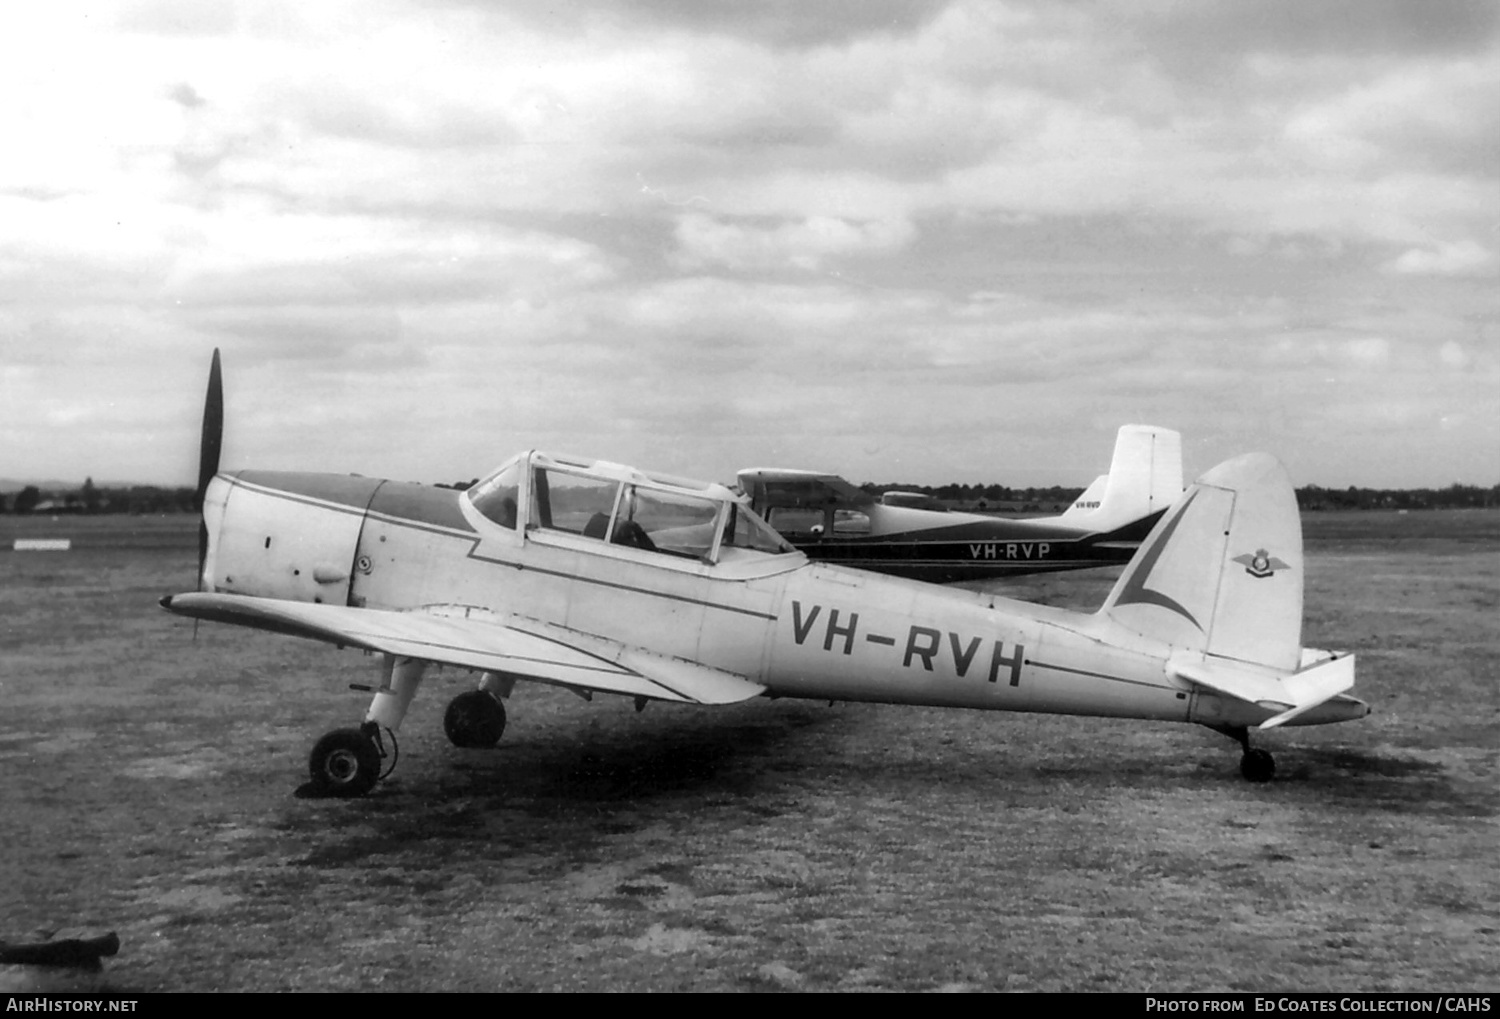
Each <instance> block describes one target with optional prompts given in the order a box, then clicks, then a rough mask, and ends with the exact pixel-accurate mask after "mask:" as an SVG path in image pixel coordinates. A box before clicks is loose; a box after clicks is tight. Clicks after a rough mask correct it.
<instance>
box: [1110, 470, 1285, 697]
mask: <svg viewBox="0 0 1500 1019" xmlns="http://www.w3.org/2000/svg"><path fill="white" fill-rule="evenodd" d="M1099 611H1100V612H1101V613H1102V614H1103V615H1105V616H1107V617H1109V618H1110V619H1111V620H1113V621H1114V622H1115V623H1118V624H1119V625H1121V626H1123V627H1126V628H1127V629H1130V630H1132V631H1134V632H1136V633H1139V634H1141V635H1143V636H1147V637H1152V638H1156V639H1159V640H1163V641H1166V642H1167V643H1170V644H1172V645H1175V646H1176V647H1177V648H1178V649H1180V650H1182V651H1188V652H1202V653H1203V654H1206V655H1212V656H1214V657H1216V658H1219V659H1228V660H1230V661H1235V662H1247V663H1252V664H1254V665H1261V666H1267V667H1269V668H1272V669H1275V670H1276V671H1278V672H1281V673H1291V672H1295V671H1296V670H1297V669H1298V667H1299V665H1300V664H1301V654H1302V521H1301V519H1300V518H1299V517H1298V515H1297V497H1296V494H1295V493H1294V492H1293V490H1292V484H1291V480H1290V479H1289V478H1288V477H1287V473H1286V469H1285V468H1284V467H1282V466H1281V464H1280V463H1279V462H1277V461H1276V460H1275V459H1274V458H1273V457H1270V456H1267V455H1266V454H1264V453H1251V454H1248V455H1246V456H1241V457H1236V458H1235V459H1233V460H1229V461H1226V462H1225V463H1222V464H1220V465H1219V466H1217V467H1215V468H1214V469H1213V470H1211V471H1209V472H1208V473H1207V474H1205V475H1203V477H1201V478H1199V479H1198V481H1197V482H1196V483H1194V485H1193V486H1192V488H1190V489H1189V490H1188V491H1187V493H1186V494H1184V495H1183V496H1182V497H1181V498H1180V499H1179V500H1178V501H1177V504H1176V505H1175V506H1173V507H1172V508H1171V509H1170V510H1168V511H1167V513H1166V515H1165V516H1163V517H1162V518H1161V520H1160V521H1159V522H1158V523H1157V525H1156V527H1155V528H1154V529H1153V530H1152V531H1151V534H1150V535H1149V536H1148V537H1147V538H1146V540H1145V541H1144V542H1143V543H1142V544H1141V547H1140V549H1139V550H1138V551H1137V552H1136V554H1135V558H1133V559H1132V560H1131V561H1130V565H1128V566H1127V567H1126V568H1125V572H1124V573H1123V574H1122V575H1121V577H1120V579H1119V581H1118V582H1117V583H1116V584H1115V587H1114V590H1113V591H1111V592H1110V595H1109V597H1108V598H1107V599H1106V600H1105V602H1104V606H1103V608H1101V609H1100V610H1099Z"/></svg>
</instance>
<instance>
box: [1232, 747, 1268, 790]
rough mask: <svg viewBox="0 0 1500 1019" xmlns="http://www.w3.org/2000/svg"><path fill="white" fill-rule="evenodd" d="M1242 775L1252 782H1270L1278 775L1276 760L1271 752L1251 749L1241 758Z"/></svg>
mask: <svg viewBox="0 0 1500 1019" xmlns="http://www.w3.org/2000/svg"><path fill="white" fill-rule="evenodd" d="M1240 774H1241V775H1243V776H1245V779H1246V780H1247V781H1250V782H1269V781H1271V777H1272V776H1273V775H1275V774H1276V758H1274V757H1272V756H1271V754H1270V752H1269V751H1266V750H1260V749H1258V748H1251V749H1249V750H1246V751H1245V755H1244V756H1243V757H1241V758H1240Z"/></svg>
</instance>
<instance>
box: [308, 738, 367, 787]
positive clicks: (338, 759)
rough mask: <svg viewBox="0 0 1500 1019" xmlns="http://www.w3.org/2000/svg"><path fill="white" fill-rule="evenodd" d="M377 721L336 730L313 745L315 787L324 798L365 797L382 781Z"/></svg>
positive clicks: (310, 767) (311, 766) (311, 759)
mask: <svg viewBox="0 0 1500 1019" xmlns="http://www.w3.org/2000/svg"><path fill="white" fill-rule="evenodd" d="M379 736H380V730H379V728H378V727H377V726H376V725H375V723H374V722H366V723H365V724H364V725H362V726H360V727H359V728H358V729H335V730H333V732H330V733H329V734H328V735H326V736H324V737H323V738H322V739H320V740H318V742H317V743H316V744H314V745H313V749H312V754H311V755H310V756H309V757H308V759H307V768H308V771H310V772H311V773H312V782H313V788H314V789H316V790H317V791H318V792H320V793H322V794H323V795H324V796H363V795H364V794H365V793H367V792H369V791H370V790H371V789H373V788H375V783H376V782H378V781H380V779H381V774H380V766H381V760H382V758H383V756H384V755H383V754H382V753H381V748H380V744H379V743H378V742H377V740H378V739H379Z"/></svg>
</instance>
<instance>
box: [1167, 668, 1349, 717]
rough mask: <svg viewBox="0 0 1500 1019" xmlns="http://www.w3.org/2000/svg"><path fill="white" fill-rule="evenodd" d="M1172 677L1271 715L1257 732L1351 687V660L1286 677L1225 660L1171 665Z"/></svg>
mask: <svg viewBox="0 0 1500 1019" xmlns="http://www.w3.org/2000/svg"><path fill="white" fill-rule="evenodd" d="M1169 670H1170V672H1171V673H1172V675H1174V676H1176V677H1177V678H1179V679H1184V680H1186V681H1187V682H1189V683H1193V684H1194V685H1197V686H1201V687H1205V688H1207V689H1209V690H1212V691H1214V692H1215V693H1220V694H1224V695H1225V696H1228V697H1233V698H1235V699H1236V700H1240V701H1245V702H1247V703H1250V704H1254V705H1256V706H1257V707H1259V708H1262V709H1263V710H1266V711H1271V712H1275V714H1273V715H1272V716H1271V717H1270V718H1267V719H1266V720H1265V721H1263V722H1261V723H1260V725H1259V728H1261V729H1274V728H1276V727H1277V726H1280V725H1285V724H1286V723H1288V722H1290V721H1292V720H1293V719H1295V718H1298V717H1300V716H1302V715H1304V714H1306V713H1308V712H1309V711H1312V710H1313V709H1314V708H1316V707H1318V706H1319V705H1321V704H1323V703H1324V702H1325V701H1328V700H1331V699H1332V698H1334V697H1337V696H1338V695H1339V694H1341V693H1343V692H1344V691H1345V690H1348V689H1349V688H1351V687H1352V686H1354V656H1353V655H1344V656H1342V657H1337V658H1325V659H1323V660H1322V661H1319V662H1318V663H1317V664H1315V665H1311V666H1308V667H1307V668H1304V669H1301V670H1299V671H1297V672H1294V673H1291V674H1288V675H1277V674H1276V673H1274V672H1273V671H1271V670H1268V669H1265V668H1263V667H1257V666H1253V665H1248V664H1245V663H1240V662H1234V661H1230V660H1226V659H1214V658H1204V659H1196V660H1191V661H1178V662H1173V663H1172V664H1171V665H1170V666H1169Z"/></svg>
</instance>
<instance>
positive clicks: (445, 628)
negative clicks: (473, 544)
mask: <svg viewBox="0 0 1500 1019" xmlns="http://www.w3.org/2000/svg"><path fill="white" fill-rule="evenodd" d="M161 604H162V607H163V608H165V609H167V610H169V611H171V612H175V613H177V614H178V615H183V616H191V617H193V618H196V619H208V620H212V621H214V622H221V623H234V624H236V625H238V626H249V627H253V628H255V629H260V630H270V631H272V632H274V633H284V634H290V635H291V636H295V637H307V638H309V639H312V640H320V641H324V642H325V643H329V644H337V645H340V646H347V647H357V648H363V649H365V650H366V651H376V652H380V653H382V654H390V655H398V656H401V657H406V658H420V659H424V660H426V661H430V662H438V663H441V664H445V665H454V666H458V667H460V668H465V669H481V670H487V671H492V672H503V673H507V674H509V675H513V676H517V677H520V678H524V679H531V680H536V681H537V682H542V683H552V684H555V685H559V686H567V687H573V688H576V689H582V690H597V691H599V692H601V693H615V694H624V695H627V696H631V697H649V698H653V699H656V700H664V701H679V702H683V703H688V704H734V703H738V702H739V701H744V700H749V699H750V698H752V697H756V696H759V695H760V694H762V693H764V692H765V689H766V688H765V687H764V686H762V685H761V684H759V683H754V682H751V681H750V680H748V679H746V678H744V677H743V676H739V675H736V674H734V673H730V672H724V671H722V670H719V669H713V668H710V667H708V666H705V665H700V664H698V663H696V662H689V661H684V660H681V659H675V658H667V657H665V656H662V655H657V654H653V653H651V652H649V651H644V650H641V649H639V648H633V647H630V646H628V645H625V644H621V643H618V642H616V641H611V640H605V639H604V638H601V637H593V636H590V635H588V634H585V633H579V632H578V631H576V630H569V629H567V628H566V627H561V626H556V625H553V624H550V623H543V622H540V621H537V620H531V619H525V618H523V617H521V616H514V615H509V616H506V615H500V614H497V613H493V612H489V611H487V610H484V609H477V608H470V607H466V606H436V607H431V608H427V609H422V610H418V611H413V612H392V611H388V610H384V609H357V608H352V607H349V606H345V605H321V604H314V603H309V602H298V601H286V600H282V599H277V598H251V597H247V596H245V595H235V594H209V593H189V594H178V595H172V596H170V597H167V598H163V599H162V602H161Z"/></svg>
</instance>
